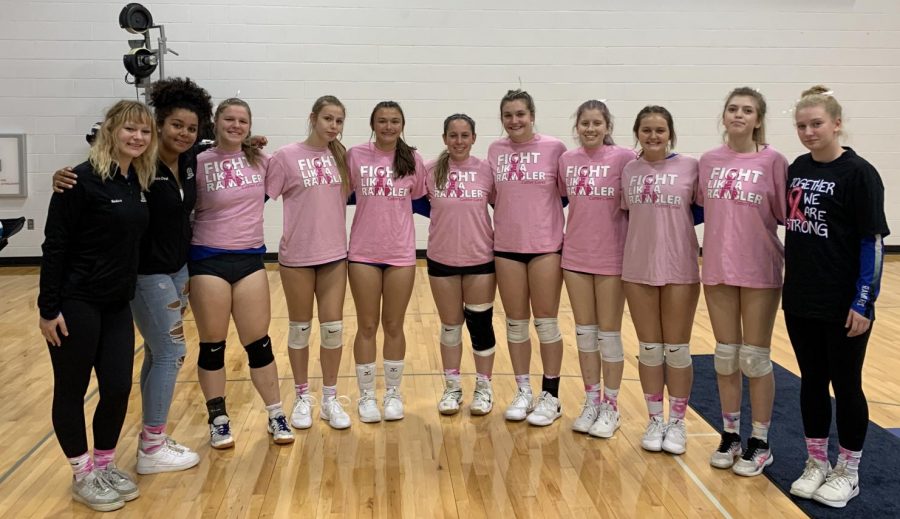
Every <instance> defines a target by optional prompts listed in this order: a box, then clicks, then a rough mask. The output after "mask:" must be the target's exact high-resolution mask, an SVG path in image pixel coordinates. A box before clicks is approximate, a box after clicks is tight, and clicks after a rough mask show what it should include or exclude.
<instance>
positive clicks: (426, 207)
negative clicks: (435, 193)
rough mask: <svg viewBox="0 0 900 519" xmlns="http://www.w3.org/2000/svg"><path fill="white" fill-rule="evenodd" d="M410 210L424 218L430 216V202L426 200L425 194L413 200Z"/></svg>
mask: <svg viewBox="0 0 900 519" xmlns="http://www.w3.org/2000/svg"><path fill="white" fill-rule="evenodd" d="M412 210H413V214H420V215H422V216H424V217H425V218H431V202H429V201H428V197H427V196H423V197H422V198H416V199H415V200H413V201H412Z"/></svg>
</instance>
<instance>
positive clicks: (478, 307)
mask: <svg viewBox="0 0 900 519" xmlns="http://www.w3.org/2000/svg"><path fill="white" fill-rule="evenodd" d="M463 307H464V308H465V309H466V310H471V311H473V312H486V311H488V310H490V309H491V308H494V303H479V304H475V305H473V304H469V303H466V304H464V305H463Z"/></svg>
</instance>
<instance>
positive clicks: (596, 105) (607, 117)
mask: <svg viewBox="0 0 900 519" xmlns="http://www.w3.org/2000/svg"><path fill="white" fill-rule="evenodd" d="M588 110H597V111H599V112H600V115H601V116H602V117H603V120H604V121H606V135H605V136H604V137H603V144H606V145H610V146H611V145H613V144H615V141H613V138H612V132H613V120H612V114H611V113H609V107H608V106H606V103H604V102H603V101H600V100H599V99H589V100H587V101H585V102H583V103H581V106H579V107H578V110H575V124H574V125H573V126H572V129H573V130H575V139H576V140H578V141H579V142H580V141H581V139H580V138H579V137H578V121H579V120H580V119H581V116H582V115H584V112H586V111H588Z"/></svg>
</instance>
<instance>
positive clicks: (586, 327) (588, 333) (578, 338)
mask: <svg viewBox="0 0 900 519" xmlns="http://www.w3.org/2000/svg"><path fill="white" fill-rule="evenodd" d="M575 345H576V346H578V351H580V352H584V353H596V352H598V351H600V343H599V342H598V341H597V325H596V324H576V325H575Z"/></svg>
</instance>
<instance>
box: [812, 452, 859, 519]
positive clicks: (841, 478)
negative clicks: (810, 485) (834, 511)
mask: <svg viewBox="0 0 900 519" xmlns="http://www.w3.org/2000/svg"><path fill="white" fill-rule="evenodd" d="M858 495H859V474H850V473H849V472H847V464H846V463H838V464H837V465H835V467H834V470H832V471H831V472H829V473H828V476H827V477H826V478H825V483H824V484H822V486H820V487H819V488H818V489H817V490H816V491H815V492H814V493H813V499H815V500H816V501H818V502H820V503H822V504H824V505H828V506H831V507H834V508H844V507H845V506H847V502H848V501H850V500H851V499H853V498H854V497H856V496H858Z"/></svg>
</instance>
